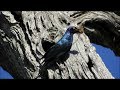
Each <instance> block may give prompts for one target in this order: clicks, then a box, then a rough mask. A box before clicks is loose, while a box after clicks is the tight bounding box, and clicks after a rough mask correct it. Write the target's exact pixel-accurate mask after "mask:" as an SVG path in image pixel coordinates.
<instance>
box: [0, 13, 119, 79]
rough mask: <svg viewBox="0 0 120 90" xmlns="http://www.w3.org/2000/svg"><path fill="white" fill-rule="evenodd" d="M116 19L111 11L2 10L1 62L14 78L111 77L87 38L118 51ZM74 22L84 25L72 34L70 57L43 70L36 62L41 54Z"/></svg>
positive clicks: (116, 16) (117, 18)
mask: <svg viewBox="0 0 120 90" xmlns="http://www.w3.org/2000/svg"><path fill="white" fill-rule="evenodd" d="M119 20H120V17H119V16H118V15H116V14H114V13H113V12H102V11H99V12H97V11H96V12H95V11H94V12H90V11H89V12H88V11H86V12H83V11H22V12H21V11H19V12H18V11H11V12H10V11H2V12H1V14H0V58H1V59H0V65H1V66H2V67H3V68H4V69H6V70H7V71H8V72H10V73H11V74H12V76H13V77H14V78H16V79H18V78H20V79H34V78H36V77H37V78H38V79H44V78H49V79H111V78H114V77H113V76H112V75H111V73H110V72H109V71H108V69H107V68H106V66H105V64H104V63H103V61H102V59H101V58H100V56H99V55H98V54H97V53H96V50H95V48H94V46H92V44H91V43H90V41H91V42H94V43H97V44H100V45H103V46H106V47H108V48H111V49H112V50H113V51H114V52H116V55H120V54H119V49H118V46H119V44H116V43H115V42H118V39H117V38H118V37H119V35H120V34H119ZM95 21H97V23H96V22H95ZM90 22H92V24H91V23H90ZM98 22H101V23H102V24H101V23H98ZM103 22H104V23H103ZM76 23H77V24H78V26H80V25H83V26H84V30H85V33H83V34H80V35H76V34H75V35H74V42H73V45H72V48H71V50H70V55H69V58H68V59H66V60H61V61H60V62H59V63H57V65H51V68H50V69H47V70H46V71H42V69H41V65H40V64H39V62H38V61H40V58H41V57H42V55H43V54H44V53H45V51H46V50H47V49H48V47H50V46H52V45H53V44H54V43H56V42H57V41H58V40H59V39H60V38H61V37H62V35H63V34H64V32H65V30H66V28H67V27H68V25H69V24H76ZM89 23H90V24H89ZM95 23H96V24H97V25H96V24H95ZM105 25H107V28H106V27H104V26H105ZM109 25H110V28H109ZM87 35H88V37H89V38H88V37H87ZM111 35H113V37H115V39H114V38H113V37H111ZM96 38H98V40H95V39H96ZM108 38H110V39H108ZM89 39H90V40H89ZM113 39H114V40H113ZM107 40H108V41H107ZM113 44H114V45H116V46H114V47H113ZM43 60H44V59H43ZM40 62H41V61H40ZM39 66H40V67H39Z"/></svg>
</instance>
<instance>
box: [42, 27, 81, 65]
mask: <svg viewBox="0 0 120 90" xmlns="http://www.w3.org/2000/svg"><path fill="white" fill-rule="evenodd" d="M75 33H79V29H78V28H77V27H76V26H69V27H68V28H67V30H66V32H65V34H64V35H63V37H62V38H61V39H60V40H59V41H58V42H57V43H56V44H55V45H53V46H52V47H50V48H49V49H48V50H47V51H46V53H45V54H44V55H43V57H42V58H45V59H44V61H43V62H44V64H45V66H47V65H48V64H49V63H50V62H53V63H54V62H57V60H59V59H60V58H63V57H65V55H66V54H67V53H68V52H69V51H70V49H71V46H72V42H73V35H74V34H75ZM42 58H41V59H42ZM43 62H42V63H43Z"/></svg>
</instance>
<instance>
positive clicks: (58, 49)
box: [44, 44, 71, 61]
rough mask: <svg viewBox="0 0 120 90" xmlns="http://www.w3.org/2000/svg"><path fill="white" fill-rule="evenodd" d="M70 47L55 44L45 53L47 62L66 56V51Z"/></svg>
mask: <svg viewBox="0 0 120 90" xmlns="http://www.w3.org/2000/svg"><path fill="white" fill-rule="evenodd" d="M70 47H71V45H69V46H66V45H59V44H55V45H54V46H52V47H51V48H50V49H49V50H48V51H47V52H46V53H45V55H44V58H45V60H46V61H47V60H50V59H53V58H56V57H59V56H61V55H63V54H65V53H66V51H68V50H69V49H70Z"/></svg>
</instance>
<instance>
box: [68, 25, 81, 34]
mask: <svg viewBox="0 0 120 90" xmlns="http://www.w3.org/2000/svg"><path fill="white" fill-rule="evenodd" d="M67 32H70V33H73V34H75V33H79V29H78V28H77V27H75V26H70V27H68V29H67Z"/></svg>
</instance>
